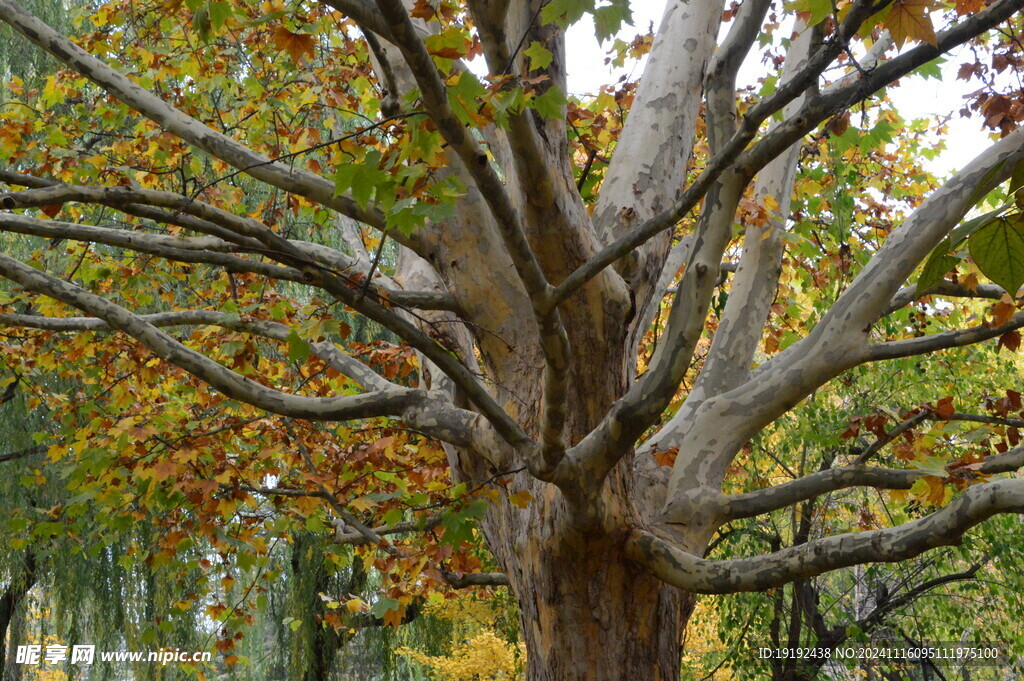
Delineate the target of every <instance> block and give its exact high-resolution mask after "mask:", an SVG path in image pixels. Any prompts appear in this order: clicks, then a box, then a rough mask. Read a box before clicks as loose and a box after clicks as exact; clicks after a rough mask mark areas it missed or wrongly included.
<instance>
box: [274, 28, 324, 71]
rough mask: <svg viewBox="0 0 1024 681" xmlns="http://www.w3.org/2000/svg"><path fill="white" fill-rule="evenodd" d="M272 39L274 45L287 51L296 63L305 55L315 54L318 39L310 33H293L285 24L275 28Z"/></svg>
mask: <svg viewBox="0 0 1024 681" xmlns="http://www.w3.org/2000/svg"><path fill="white" fill-rule="evenodd" d="M271 40H273V41H274V47H276V48H277V49H279V50H282V51H284V52H287V53H288V54H289V55H290V56H291V58H292V61H293V62H295V63H296V64H298V63H299V61H301V60H302V57H303V56H304V55H307V56H308V58H312V57H313V55H314V54H315V52H314V48H315V46H316V40H315V39H314V38H313V36H311V35H309V34H308V33H292V32H291V31H289V30H288V29H287V28H285V27H284V26H278V27H277V28H276V29H275V30H274V34H273V35H272V36H271Z"/></svg>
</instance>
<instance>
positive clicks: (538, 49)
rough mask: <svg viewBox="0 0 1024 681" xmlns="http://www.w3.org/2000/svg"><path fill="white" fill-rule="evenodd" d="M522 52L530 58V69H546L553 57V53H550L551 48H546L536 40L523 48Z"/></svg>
mask: <svg viewBox="0 0 1024 681" xmlns="http://www.w3.org/2000/svg"><path fill="white" fill-rule="evenodd" d="M523 54H525V55H526V56H527V57H529V58H530V70H531V71H535V70H537V69H546V68H547V67H548V66H550V65H551V60H552V59H553V58H554V55H552V54H551V50H549V49H547V48H546V47H544V46H543V45H541V44H540V43H539V42H537V41H536V40H534V41H533V42H532V43H530V46H529V47H527V48H526V49H525V50H523Z"/></svg>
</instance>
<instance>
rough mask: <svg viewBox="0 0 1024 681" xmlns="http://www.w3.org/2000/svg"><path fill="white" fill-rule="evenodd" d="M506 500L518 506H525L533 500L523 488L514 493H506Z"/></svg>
mask: <svg viewBox="0 0 1024 681" xmlns="http://www.w3.org/2000/svg"><path fill="white" fill-rule="evenodd" d="M508 500H509V501H510V502H511V503H512V505H513V506H518V507H519V508H526V507H527V506H528V505H529V504H530V502H531V501H532V500H533V495H532V494H530V493H529V492H528V491H526V490H525V489H524V490H521V491H519V492H516V493H515V494H510V495H508Z"/></svg>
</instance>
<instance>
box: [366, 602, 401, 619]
mask: <svg viewBox="0 0 1024 681" xmlns="http://www.w3.org/2000/svg"><path fill="white" fill-rule="evenodd" d="M401 605H402V604H401V603H399V602H398V601H397V600H396V599H394V598H386V597H381V598H378V599H377V602H376V603H374V604H373V605H372V606H371V607H370V614H371V615H373V616H374V617H378V618H383V617H384V615H385V613H388V612H391V611H392V610H398V608H399V607H400V606H401Z"/></svg>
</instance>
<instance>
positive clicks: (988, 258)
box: [967, 213, 1024, 297]
mask: <svg viewBox="0 0 1024 681" xmlns="http://www.w3.org/2000/svg"><path fill="white" fill-rule="evenodd" d="M967 246H968V248H969V249H970V252H971V257H972V258H974V262H975V264H976V265H977V266H978V269H980V270H981V272H982V274H984V275H985V276H986V277H988V278H989V279H991V280H992V281H994V282H995V283H997V284H999V285H1000V286H1002V287H1003V288H1004V289H1006V291H1007V292H1009V294H1010V295H1011V296H1014V297H1016V295H1017V291H1018V289H1020V287H1021V284H1024V216H1022V215H1021V214H1019V213H1018V214H1015V215H1007V216H1005V217H1001V218H999V219H997V220H993V221H992V222H990V223H988V224H986V225H985V226H983V227H982V228H980V229H979V230H978V231H976V232H975V233H974V234H972V235H971V236H970V237H969V238H968V240H967Z"/></svg>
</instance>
